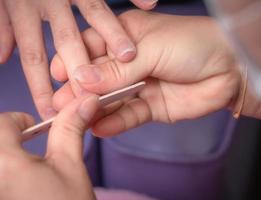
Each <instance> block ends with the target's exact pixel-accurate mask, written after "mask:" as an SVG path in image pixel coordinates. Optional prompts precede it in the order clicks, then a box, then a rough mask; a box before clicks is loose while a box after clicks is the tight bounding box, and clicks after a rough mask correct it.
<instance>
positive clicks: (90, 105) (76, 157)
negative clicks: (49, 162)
mask: <svg viewBox="0 0 261 200" xmlns="http://www.w3.org/2000/svg"><path fill="white" fill-rule="evenodd" d="M98 105H99V104H98V96H96V95H91V96H88V97H87V98H86V97H84V98H79V99H75V100H74V101H72V102H71V103H70V104H68V105H67V106H66V107H65V108H64V109H63V110H62V111H61V112H60V113H59V114H58V116H57V117H56V118H55V121H54V123H53V125H52V128H51V130H50V133H49V139H48V147H47V155H46V157H47V159H48V158H51V159H59V160H65V159H70V160H72V161H75V162H79V161H81V160H82V156H83V155H82V154H83V152H82V151H83V136H84V132H85V130H86V129H87V128H88V124H89V122H90V121H91V120H92V118H93V116H94V114H95V113H96V111H97V109H98Z"/></svg>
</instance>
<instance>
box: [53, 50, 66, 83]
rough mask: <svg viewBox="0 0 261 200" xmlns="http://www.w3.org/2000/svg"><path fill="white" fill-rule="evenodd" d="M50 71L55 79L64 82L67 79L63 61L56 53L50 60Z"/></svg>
mask: <svg viewBox="0 0 261 200" xmlns="http://www.w3.org/2000/svg"><path fill="white" fill-rule="evenodd" d="M50 73H51V76H52V77H53V78H54V79H55V80H57V81H60V82H65V81H67V80H68V75H67V72H66V69H65V66H64V63H63V61H62V59H61V58H60V56H59V55H58V54H56V55H55V56H54V57H53V59H52V61H51V67H50Z"/></svg>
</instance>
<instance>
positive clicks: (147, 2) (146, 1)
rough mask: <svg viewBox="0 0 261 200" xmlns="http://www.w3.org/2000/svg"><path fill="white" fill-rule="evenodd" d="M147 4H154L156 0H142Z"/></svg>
mask: <svg viewBox="0 0 261 200" xmlns="http://www.w3.org/2000/svg"><path fill="white" fill-rule="evenodd" d="M143 2H144V3H146V4H147V5H156V4H157V2H158V0H143Z"/></svg>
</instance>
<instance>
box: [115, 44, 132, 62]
mask: <svg viewBox="0 0 261 200" xmlns="http://www.w3.org/2000/svg"><path fill="white" fill-rule="evenodd" d="M118 52H119V53H118V55H117V58H118V59H120V60H121V61H125V60H126V61H127V60H129V59H131V58H132V57H134V56H135V54H136V48H135V46H134V45H133V44H132V43H131V42H129V41H127V42H123V43H122V44H121V45H120V46H119V48H118Z"/></svg>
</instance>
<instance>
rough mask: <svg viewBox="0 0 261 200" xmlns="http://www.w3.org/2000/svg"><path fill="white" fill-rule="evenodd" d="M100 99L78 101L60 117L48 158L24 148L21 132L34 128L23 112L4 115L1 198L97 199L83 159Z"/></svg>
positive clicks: (0, 144)
mask: <svg viewBox="0 0 261 200" xmlns="http://www.w3.org/2000/svg"><path fill="white" fill-rule="evenodd" d="M97 102H98V101H97V97H96V96H90V97H88V98H82V99H75V100H74V101H73V102H71V103H70V104H69V105H68V106H66V108H64V110H62V111H61V112H60V114H58V117H57V118H56V119H55V121H54V124H53V126H52V128H51V130H50V133H49V139H48V148H47V153H46V156H45V158H44V159H42V158H40V157H37V156H34V155H31V154H29V153H27V152H26V151H24V150H23V149H22V144H21V143H22V140H21V137H20V133H21V131H22V130H23V129H25V128H27V127H29V126H31V125H33V119H32V118H31V117H30V116H29V115H27V114H23V113H6V114H0V132H1V133H0V180H1V182H0V199H8V200H17V199H20V200H35V199H38V200H41V199H42V200H46V199H48V200H52V199H53V200H67V199H68V200H72V199H75V200H87V199H88V200H89V199H95V196H94V193H93V191H92V186H91V183H90V180H89V177H88V175H87V172H86V169H85V166H84V163H83V159H82V153H83V152H82V147H83V134H84V131H85V129H86V128H87V126H88V123H89V121H90V120H91V119H92V116H93V114H94V113H95V112H96V109H97V105H98V103H97Z"/></svg>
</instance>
